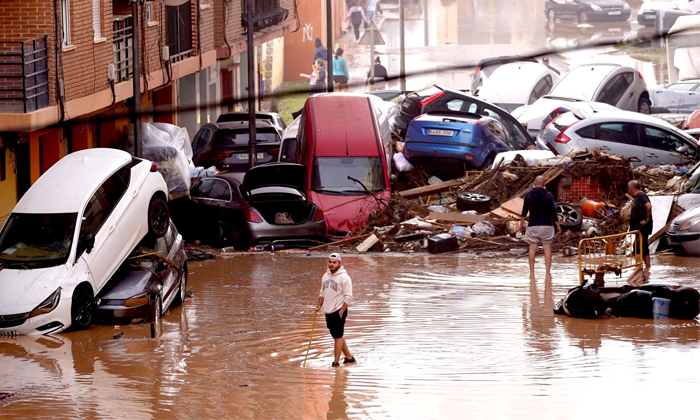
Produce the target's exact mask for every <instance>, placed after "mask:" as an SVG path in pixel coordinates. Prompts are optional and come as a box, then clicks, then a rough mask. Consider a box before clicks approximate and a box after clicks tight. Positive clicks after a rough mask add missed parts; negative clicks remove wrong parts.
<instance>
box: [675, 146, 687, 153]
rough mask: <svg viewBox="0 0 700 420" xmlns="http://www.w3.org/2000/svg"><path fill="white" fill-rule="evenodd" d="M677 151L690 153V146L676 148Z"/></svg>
mask: <svg viewBox="0 0 700 420" xmlns="http://www.w3.org/2000/svg"><path fill="white" fill-rule="evenodd" d="M676 152H678V153H681V154H684V155H687V154H688V148H687V147H685V146H681V147H679V148H678V149H676Z"/></svg>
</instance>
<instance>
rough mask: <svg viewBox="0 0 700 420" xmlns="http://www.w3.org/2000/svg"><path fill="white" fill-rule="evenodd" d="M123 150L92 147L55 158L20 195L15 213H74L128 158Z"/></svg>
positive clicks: (127, 154) (129, 158) (127, 161)
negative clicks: (57, 159) (61, 157)
mask: <svg viewBox="0 0 700 420" xmlns="http://www.w3.org/2000/svg"><path fill="white" fill-rule="evenodd" d="M131 160H132V157H131V155H130V154H129V153H127V152H125V151H123V150H117V149H108V148H95V149H86V150H80V151H78V152H74V153H71V154H69V155H67V156H66V157H64V158H63V159H61V160H59V161H58V162H56V163H55V164H54V165H53V166H51V168H49V170H47V171H46V172H45V173H44V174H43V175H42V176H41V177H40V178H39V179H38V180H37V181H36V182H35V183H34V185H32V186H31V188H30V189H29V190H28V191H27V192H26V193H25V194H24V196H22V198H21V199H20V200H19V202H18V203H17V205H16V206H15V208H14V210H13V212H15V213H77V212H79V211H80V210H82V208H83V206H84V203H85V202H86V201H87V200H88V199H89V198H90V196H91V195H92V194H93V193H94V192H95V190H96V189H97V187H99V186H100V185H101V184H102V182H104V180H106V179H107V178H108V177H109V176H111V175H112V174H113V173H114V172H116V171H117V169H119V168H121V167H122V166H124V165H126V164H127V163H129V162H131Z"/></svg>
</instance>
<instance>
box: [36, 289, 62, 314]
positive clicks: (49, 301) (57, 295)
mask: <svg viewBox="0 0 700 420" xmlns="http://www.w3.org/2000/svg"><path fill="white" fill-rule="evenodd" d="M60 301H61V288H60V287H59V288H58V289H56V291H55V292H53V293H51V296H49V297H47V298H46V300H44V301H43V302H41V303H40V304H39V306H37V307H36V308H34V310H33V311H32V312H31V313H30V314H29V318H32V317H35V316H37V315H41V314H48V313H49V312H51V311H53V310H54V309H56V307H57V306H58V302H60Z"/></svg>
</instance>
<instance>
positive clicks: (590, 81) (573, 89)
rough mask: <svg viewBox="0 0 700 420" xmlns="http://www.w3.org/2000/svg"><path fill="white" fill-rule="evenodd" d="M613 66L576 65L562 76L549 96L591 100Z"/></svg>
mask: <svg viewBox="0 0 700 420" xmlns="http://www.w3.org/2000/svg"><path fill="white" fill-rule="evenodd" d="M615 68H616V67H615V66H607V65H592V66H579V67H576V68H575V69H573V70H571V71H570V72H569V73H567V74H566V76H564V77H562V79H561V80H560V81H559V83H557V85H556V86H555V87H554V89H552V91H551V92H550V93H549V96H559V97H564V98H581V99H586V100H591V98H593V95H594V94H595V92H596V90H597V89H598V86H600V84H601V83H602V82H603V80H605V78H606V77H607V76H608V74H610V73H611V72H612V71H613V70H615Z"/></svg>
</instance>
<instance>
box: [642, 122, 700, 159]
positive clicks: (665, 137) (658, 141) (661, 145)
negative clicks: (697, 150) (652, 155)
mask: <svg viewBox="0 0 700 420" xmlns="http://www.w3.org/2000/svg"><path fill="white" fill-rule="evenodd" d="M644 138H645V140H646V146H647V147H652V148H654V149H661V150H666V151H669V152H676V151H678V149H680V148H681V147H686V148H688V149H690V148H689V147H688V143H687V142H685V141H683V139H681V138H680V137H678V136H676V135H675V134H673V133H669V132H668V131H664V130H661V129H658V128H654V127H647V126H644ZM692 152H694V151H692V150H691V153H692Z"/></svg>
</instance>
